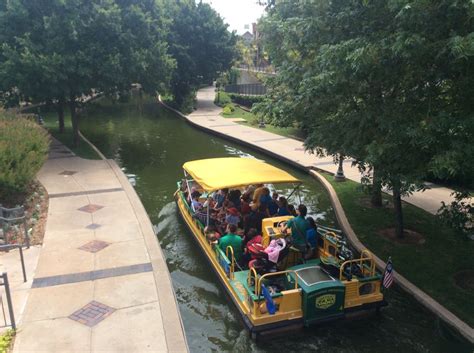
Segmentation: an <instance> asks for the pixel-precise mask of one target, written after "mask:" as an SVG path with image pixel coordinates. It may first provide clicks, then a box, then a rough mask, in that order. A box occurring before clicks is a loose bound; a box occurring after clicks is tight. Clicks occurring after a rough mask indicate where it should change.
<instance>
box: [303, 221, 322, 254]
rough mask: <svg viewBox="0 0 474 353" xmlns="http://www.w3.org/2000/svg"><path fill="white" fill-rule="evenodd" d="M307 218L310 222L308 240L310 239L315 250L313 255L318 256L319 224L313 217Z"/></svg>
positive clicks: (307, 232)
mask: <svg viewBox="0 0 474 353" xmlns="http://www.w3.org/2000/svg"><path fill="white" fill-rule="evenodd" d="M306 220H307V221H308V223H309V228H308V230H307V231H306V240H307V241H308V243H309V245H310V246H311V249H312V250H313V255H315V256H317V251H318V240H319V234H318V226H317V225H316V222H315V221H314V219H313V217H307V218H306Z"/></svg>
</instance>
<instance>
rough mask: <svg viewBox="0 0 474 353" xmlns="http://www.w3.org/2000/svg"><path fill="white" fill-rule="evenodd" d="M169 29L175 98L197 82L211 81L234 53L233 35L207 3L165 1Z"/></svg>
mask: <svg viewBox="0 0 474 353" xmlns="http://www.w3.org/2000/svg"><path fill="white" fill-rule="evenodd" d="M167 9H168V17H169V18H170V19H171V21H172V23H171V29H170V32H169V37H168V42H169V45H170V53H171V54H172V55H173V57H174V58H175V59H176V62H177V68H176V70H175V72H174V73H173V77H172V80H171V91H172V93H173V95H174V98H175V101H176V103H177V104H178V105H181V103H182V102H183V100H184V98H185V97H186V96H188V95H189V94H190V93H191V91H192V90H193V89H194V88H195V87H197V86H198V85H200V84H203V83H211V82H212V81H213V80H215V79H216V78H217V77H218V76H219V74H220V73H223V72H225V71H227V70H228V69H229V68H230V67H231V66H232V63H233V60H234V58H235V57H236V55H237V51H236V40H237V39H236V35H235V33H231V32H229V31H228V29H227V27H228V26H227V25H226V24H225V23H224V21H223V20H222V18H221V17H220V16H219V15H218V14H217V13H216V12H215V11H214V10H213V9H212V8H211V7H210V6H209V5H208V4H204V3H202V2H199V3H198V4H196V3H195V1H194V0H185V1H179V2H175V1H172V0H170V1H168V3H167Z"/></svg>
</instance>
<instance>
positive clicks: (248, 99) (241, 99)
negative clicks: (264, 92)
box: [227, 93, 264, 108]
mask: <svg viewBox="0 0 474 353" xmlns="http://www.w3.org/2000/svg"><path fill="white" fill-rule="evenodd" d="M227 95H228V96H229V97H230V99H231V100H232V102H234V103H237V104H240V105H244V106H246V107H249V108H252V105H253V104H254V103H260V102H263V99H264V96H244V95H242V94H237V93H227Z"/></svg>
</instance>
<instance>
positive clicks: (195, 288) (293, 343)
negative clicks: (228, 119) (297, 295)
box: [81, 100, 472, 353]
mask: <svg viewBox="0 0 474 353" xmlns="http://www.w3.org/2000/svg"><path fill="white" fill-rule="evenodd" d="M81 130H82V132H83V133H84V135H86V136H87V137H88V138H89V139H90V140H91V141H92V142H93V143H94V144H95V145H96V146H97V147H98V148H99V149H100V150H101V151H102V152H103V153H104V154H105V155H106V156H107V157H108V158H112V159H114V160H116V161H117V163H118V164H119V165H120V166H121V167H122V169H123V170H124V172H126V173H131V174H135V175H136V176H137V177H136V190H137V192H138V194H139V196H140V198H141V200H142V202H143V204H144V206H145V208H146V210H147V212H148V214H149V216H150V219H151V221H152V222H153V224H154V227H155V230H156V233H157V236H158V239H159V242H160V244H161V247H162V249H163V251H164V254H165V256H166V261H167V264H168V268H169V271H170V273H171V277H172V281H173V286H174V289H175V292H176V295H177V299H178V303H179V308H180V311H181V316H182V319H183V322H184V326H185V331H186V336H187V340H188V344H189V347H190V350H191V352H306V351H318V352H329V351H331V352H404V353H405V352H440V353H441V352H443V353H444V352H472V347H469V345H468V344H467V343H465V342H464V341H462V340H461V339H459V338H458V336H457V334H456V333H454V332H452V331H451V330H450V329H449V328H447V327H446V326H445V325H444V324H443V323H442V322H440V320H438V319H437V318H435V317H434V316H433V315H432V314H430V313H429V312H427V311H426V310H425V309H424V308H423V307H421V306H420V305H419V304H418V303H417V302H416V301H414V300H413V299H412V298H411V297H409V296H408V295H406V294H405V293H403V292H401V291H399V290H398V289H396V288H393V287H392V288H391V289H390V291H389V292H388V293H387V295H386V297H387V298H388V301H389V302H390V305H389V307H387V308H385V310H383V312H382V314H381V315H379V316H377V315H373V316H371V317H369V318H363V319H359V320H356V321H351V322H337V323H332V324H329V325H325V326H319V327H312V328H309V329H305V330H304V331H302V332H300V333H292V334H285V335H282V337H280V338H275V339H272V340H271V341H267V342H263V343H259V344H256V343H255V342H253V341H252V340H251V339H250V338H249V335H248V333H247V331H246V330H245V329H244V326H243V324H242V323H241V321H240V317H239V314H238V312H237V310H236V309H235V308H234V307H233V305H232V303H231V302H230V301H229V300H228V298H227V297H226V293H225V291H224V290H223V288H221V286H220V284H219V282H218V280H217V278H216V276H215V275H214V273H213V272H212V270H211V269H210V268H209V265H208V263H207V262H206V260H205V258H204V257H203V256H202V254H201V253H200V251H199V249H198V248H197V246H196V245H195V243H194V242H193V240H192V239H191V234H190V233H189V231H188V230H187V228H186V227H185V225H184V223H183V222H182V221H181V220H180V218H179V214H178V211H177V208H176V206H175V203H174V199H173V193H174V191H175V190H176V182H177V181H178V180H179V179H181V178H182V175H183V174H182V168H181V166H182V165H183V163H184V162H186V161H188V160H194V159H202V158H210V157H225V156H241V157H255V158H259V159H263V160H266V161H267V162H269V163H271V164H273V165H276V166H278V167H281V168H283V169H286V170H287V171H288V172H290V173H291V174H293V175H294V176H296V177H297V178H299V179H301V180H302V181H303V183H304V189H303V198H304V202H305V204H307V205H308V206H309V209H310V213H311V214H312V215H314V216H316V217H318V219H319V222H321V223H322V224H325V225H329V226H332V225H334V215H333V211H332V209H331V206H330V203H329V199H328V196H327V194H326V193H325V192H324V190H323V188H322V186H321V185H319V184H318V183H317V182H315V181H314V180H313V179H312V178H310V177H309V176H308V175H306V174H305V173H302V172H300V171H298V170H295V169H293V168H291V167H289V166H287V165H285V164H282V163H281V162H278V161H276V160H274V159H272V158H269V157H266V156H264V155H262V154H259V153H256V152H254V151H251V150H248V149H246V148H243V147H241V146H238V145H236V144H233V143H230V142H227V141H225V140H222V139H220V138H217V137H214V136H212V135H209V134H206V133H204V132H201V131H199V130H196V129H195V128H193V127H191V126H189V125H188V124H187V123H186V122H184V121H183V120H181V119H180V118H179V117H178V116H176V115H175V114H174V113H171V112H169V111H167V110H166V109H164V108H162V107H160V106H158V105H157V104H154V103H153V102H151V101H150V100H148V101H145V100H144V101H138V102H137V101H134V102H133V103H128V104H126V103H121V104H118V103H115V104H113V103H110V102H108V101H107V100H102V101H101V102H100V103H95V104H93V105H91V106H90V107H89V108H88V112H87V113H86V116H85V117H84V119H83V120H82V122H81ZM229 173H232V171H229ZM281 191H284V190H281Z"/></svg>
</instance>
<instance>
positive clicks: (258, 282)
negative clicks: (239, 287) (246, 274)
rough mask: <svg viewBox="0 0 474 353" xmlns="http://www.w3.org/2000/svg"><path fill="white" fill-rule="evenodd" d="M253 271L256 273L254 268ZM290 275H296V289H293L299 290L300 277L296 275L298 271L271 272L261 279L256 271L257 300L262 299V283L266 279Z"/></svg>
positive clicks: (255, 291)
mask: <svg viewBox="0 0 474 353" xmlns="http://www.w3.org/2000/svg"><path fill="white" fill-rule="evenodd" d="M252 270H254V271H255V269H253V268H252ZM289 273H294V278H295V288H293V289H298V275H297V274H296V271H294V270H285V271H279V272H269V273H265V274H263V275H262V276H260V277H258V275H257V272H256V271H255V276H256V277H255V278H256V279H257V281H256V282H255V283H256V286H255V289H254V293H255V295H256V296H257V298H260V294H261V288H262V281H263V279H264V278H268V277H273V276H281V275H285V274H286V275H288V274H289Z"/></svg>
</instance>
